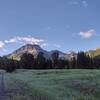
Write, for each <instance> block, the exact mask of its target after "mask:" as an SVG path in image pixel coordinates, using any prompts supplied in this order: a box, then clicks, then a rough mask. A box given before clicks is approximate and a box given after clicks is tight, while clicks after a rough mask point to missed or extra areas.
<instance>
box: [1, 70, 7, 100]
mask: <svg viewBox="0 0 100 100" xmlns="http://www.w3.org/2000/svg"><path fill="white" fill-rule="evenodd" d="M0 100H6V94H5V87H4V72H0Z"/></svg>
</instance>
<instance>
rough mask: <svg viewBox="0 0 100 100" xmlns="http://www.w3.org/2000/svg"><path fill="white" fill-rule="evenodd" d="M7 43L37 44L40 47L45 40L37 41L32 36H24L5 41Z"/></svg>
mask: <svg viewBox="0 0 100 100" xmlns="http://www.w3.org/2000/svg"><path fill="white" fill-rule="evenodd" d="M4 42H5V43H29V44H37V45H40V44H41V43H42V42H44V40H42V39H36V38H34V37H32V36H23V37H19V36H17V37H14V38H11V39H9V40H5V41H4Z"/></svg>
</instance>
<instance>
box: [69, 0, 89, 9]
mask: <svg viewBox="0 0 100 100" xmlns="http://www.w3.org/2000/svg"><path fill="white" fill-rule="evenodd" d="M69 4H70V5H74V6H82V7H88V2H87V1H86V0H81V1H79V0H70V1H69Z"/></svg>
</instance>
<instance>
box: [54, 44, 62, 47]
mask: <svg viewBox="0 0 100 100" xmlns="http://www.w3.org/2000/svg"><path fill="white" fill-rule="evenodd" d="M53 46H54V47H56V48H60V47H61V45H59V44H53Z"/></svg>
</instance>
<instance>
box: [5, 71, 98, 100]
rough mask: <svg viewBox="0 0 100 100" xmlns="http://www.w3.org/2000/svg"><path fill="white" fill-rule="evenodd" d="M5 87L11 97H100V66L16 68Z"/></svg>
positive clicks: (70, 99)
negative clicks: (84, 67) (44, 68)
mask: <svg viewBox="0 0 100 100" xmlns="http://www.w3.org/2000/svg"><path fill="white" fill-rule="evenodd" d="M5 88H6V91H7V93H8V95H13V100H100V70H16V72H14V73H12V74H8V73H7V74H5Z"/></svg>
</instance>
